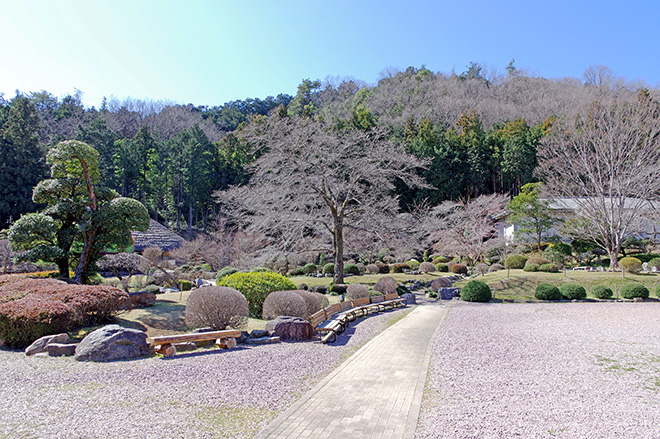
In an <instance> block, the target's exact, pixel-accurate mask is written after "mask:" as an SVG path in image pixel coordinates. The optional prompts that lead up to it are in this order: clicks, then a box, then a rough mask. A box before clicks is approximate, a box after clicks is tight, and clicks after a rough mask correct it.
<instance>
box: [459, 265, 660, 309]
mask: <svg viewBox="0 0 660 439" xmlns="http://www.w3.org/2000/svg"><path fill="white" fill-rule="evenodd" d="M470 279H478V280H481V281H483V282H486V283H487V284H488V285H489V286H490V287H491V289H492V290H493V295H494V297H495V298H496V299H500V300H503V301H506V302H526V301H530V300H531V301H533V300H535V299H534V291H535V290H536V287H537V286H538V285H540V284H552V285H556V286H559V285H561V284H562V283H565V282H576V283H579V284H580V285H582V286H583V287H585V288H586V289H587V294H588V297H592V296H591V289H592V288H593V287H594V286H596V285H606V286H608V287H610V288H611V289H612V291H614V297H615V298H616V296H617V291H618V290H620V289H621V286H622V285H623V284H625V283H628V282H639V283H641V284H644V285H645V286H646V287H647V288H648V289H649V291H650V292H651V296H652V297H655V288H656V286H657V285H660V276H659V275H658V274H656V273H652V274H639V275H634V274H626V277H625V278H623V277H622V276H621V273H612V272H588V271H572V270H567V271H566V273H563V272H560V273H541V272H536V273H530V272H525V271H523V270H510V274H509V273H508V271H507V270H501V271H496V272H493V273H488V274H486V275H484V276H478V277H473V278H470ZM467 281H468V280H463V281H461V282H457V283H456V284H454V285H455V286H457V287H459V288H460V287H462V286H463V285H465V284H466V283H467Z"/></svg>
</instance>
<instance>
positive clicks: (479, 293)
mask: <svg viewBox="0 0 660 439" xmlns="http://www.w3.org/2000/svg"><path fill="white" fill-rule="evenodd" d="M492 298H493V292H492V291H491V290H490V287H489V286H488V284H486V283H485V282H481V281H479V280H471V281H470V282H468V283H467V284H466V285H465V286H464V287H463V288H461V300H465V301H467V302H490V300H491V299H492Z"/></svg>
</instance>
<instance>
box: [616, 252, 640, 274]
mask: <svg viewBox="0 0 660 439" xmlns="http://www.w3.org/2000/svg"><path fill="white" fill-rule="evenodd" d="M619 265H620V266H621V267H622V268H623V269H624V270H626V271H627V272H628V273H639V272H640V271H642V261H640V260H639V259H637V258H633V257H632V256H628V257H625V258H621V259H620V260H619Z"/></svg>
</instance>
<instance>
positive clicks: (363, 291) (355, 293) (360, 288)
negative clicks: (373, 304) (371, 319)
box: [346, 284, 369, 300]
mask: <svg viewBox="0 0 660 439" xmlns="http://www.w3.org/2000/svg"><path fill="white" fill-rule="evenodd" d="M362 297H369V289H368V288H367V287H365V286H364V285H361V284H350V285H349V286H347V287H346V300H355V299H360V298H362Z"/></svg>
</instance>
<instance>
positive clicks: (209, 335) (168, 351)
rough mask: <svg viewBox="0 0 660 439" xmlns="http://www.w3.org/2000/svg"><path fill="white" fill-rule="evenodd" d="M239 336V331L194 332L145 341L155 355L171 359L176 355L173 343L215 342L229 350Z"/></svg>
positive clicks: (233, 346)
mask: <svg viewBox="0 0 660 439" xmlns="http://www.w3.org/2000/svg"><path fill="white" fill-rule="evenodd" d="M240 336H241V331H239V330H237V329H226V330H224V331H210V332H195V333H190V334H178V335H163V336H159V337H149V338H148V339H147V341H148V342H149V344H151V345H152V346H154V351H155V352H156V353H158V354H162V355H165V356H166V357H171V356H172V355H174V354H176V347H175V346H174V344H175V343H184V342H202V341H209V340H215V344H216V345H217V346H218V347H221V348H223V349H231V348H235V347H236V339H237V338H238V337H240Z"/></svg>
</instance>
